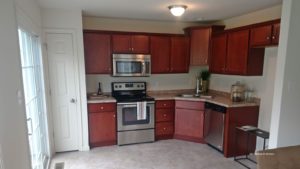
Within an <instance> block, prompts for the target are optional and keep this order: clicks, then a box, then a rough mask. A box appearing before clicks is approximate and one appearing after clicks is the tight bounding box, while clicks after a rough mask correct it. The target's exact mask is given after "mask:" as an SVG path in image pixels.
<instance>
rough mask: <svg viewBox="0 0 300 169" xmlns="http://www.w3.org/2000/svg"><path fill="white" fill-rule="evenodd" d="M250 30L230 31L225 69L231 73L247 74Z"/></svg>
mask: <svg viewBox="0 0 300 169" xmlns="http://www.w3.org/2000/svg"><path fill="white" fill-rule="evenodd" d="M248 47H249V30H247V29H246V30H241V31H236V32H232V33H228V41H227V57H226V68H225V71H226V72H227V73H229V74H247V66H248V65H247V59H248Z"/></svg>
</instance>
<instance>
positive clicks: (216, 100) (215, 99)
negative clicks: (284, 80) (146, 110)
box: [149, 91, 260, 107]
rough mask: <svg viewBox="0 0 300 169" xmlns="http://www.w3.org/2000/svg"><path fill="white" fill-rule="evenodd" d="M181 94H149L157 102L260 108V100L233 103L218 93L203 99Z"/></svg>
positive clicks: (227, 97) (211, 93) (227, 96)
mask: <svg viewBox="0 0 300 169" xmlns="http://www.w3.org/2000/svg"><path fill="white" fill-rule="evenodd" d="M180 94H182V92H181V93H176V92H174V93H163V92H158V93H155V92H153V93H151V94H149V95H150V96H151V97H154V98H155V100H186V101H203V102H208V103H213V104H217V105H221V106H224V107H248V106H259V102H260V100H259V99H254V101H253V102H232V101H231V99H230V96H229V95H228V94H219V93H218V92H215V91H214V92H210V93H208V94H207V95H209V96H212V98H210V99H209V98H201V97H181V96H179V95H180ZM184 94H192V93H184Z"/></svg>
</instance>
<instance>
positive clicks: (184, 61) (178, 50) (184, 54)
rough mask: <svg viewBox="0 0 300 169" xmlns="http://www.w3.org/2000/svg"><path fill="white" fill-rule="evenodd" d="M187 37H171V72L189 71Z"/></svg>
mask: <svg viewBox="0 0 300 169" xmlns="http://www.w3.org/2000/svg"><path fill="white" fill-rule="evenodd" d="M189 58H190V57H189V38H188V37H171V59H170V63H171V64H170V72H171V73H187V72H188V71H189V61H190V59H189Z"/></svg>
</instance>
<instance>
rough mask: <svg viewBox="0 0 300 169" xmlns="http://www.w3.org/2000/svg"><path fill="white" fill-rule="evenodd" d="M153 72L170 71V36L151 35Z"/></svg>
mask: <svg viewBox="0 0 300 169" xmlns="http://www.w3.org/2000/svg"><path fill="white" fill-rule="evenodd" d="M150 42H151V48H150V49H151V72H152V73H168V72H169V71H170V38H169V37H167V36H151V38H150Z"/></svg>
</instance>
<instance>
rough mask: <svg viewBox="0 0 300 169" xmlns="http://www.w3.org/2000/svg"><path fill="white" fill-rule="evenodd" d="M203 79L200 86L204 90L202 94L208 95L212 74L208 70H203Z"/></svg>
mask: <svg viewBox="0 0 300 169" xmlns="http://www.w3.org/2000/svg"><path fill="white" fill-rule="evenodd" d="M200 76H201V79H200V86H201V89H202V93H207V92H208V86H209V77H210V72H209V71H208V70H203V71H202V72H201V75H200Z"/></svg>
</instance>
